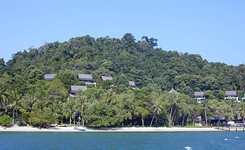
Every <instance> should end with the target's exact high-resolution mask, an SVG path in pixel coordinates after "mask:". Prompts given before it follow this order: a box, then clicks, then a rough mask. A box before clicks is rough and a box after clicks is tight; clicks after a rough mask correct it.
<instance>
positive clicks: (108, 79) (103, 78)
mask: <svg viewBox="0 0 245 150" xmlns="http://www.w3.org/2000/svg"><path fill="white" fill-rule="evenodd" d="M101 79H102V80H103V81H111V80H113V78H112V76H101Z"/></svg>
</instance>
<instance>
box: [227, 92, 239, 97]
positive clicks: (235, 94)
mask: <svg viewBox="0 0 245 150" xmlns="http://www.w3.org/2000/svg"><path fill="white" fill-rule="evenodd" d="M225 96H234V97H236V96H237V92H236V91H225Z"/></svg>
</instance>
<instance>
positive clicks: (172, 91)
mask: <svg viewBox="0 0 245 150" xmlns="http://www.w3.org/2000/svg"><path fill="white" fill-rule="evenodd" d="M168 93H171V94H177V93H178V92H177V91H176V90H175V89H174V88H172V89H171V90H170V91H169V92H168Z"/></svg>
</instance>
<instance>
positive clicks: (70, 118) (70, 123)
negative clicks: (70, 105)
mask: <svg viewBox="0 0 245 150" xmlns="http://www.w3.org/2000/svg"><path fill="white" fill-rule="evenodd" d="M71 117H72V116H71V115H70V126H71V122H72V120H71Z"/></svg>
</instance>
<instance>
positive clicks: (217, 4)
mask: <svg viewBox="0 0 245 150" xmlns="http://www.w3.org/2000/svg"><path fill="white" fill-rule="evenodd" d="M244 8H245V1H244V0H235V1H231V0H205V1H204V0H185V1H184V0H178V1H177V0H168V1H165V0H86V1H85V0H40V1H36V0H5V1H1V4H0V57H4V58H5V59H9V58H11V55H12V54H13V53H15V52H17V51H19V50H23V49H26V48H29V47H37V46H40V45H42V44H44V43H46V42H51V41H57V40H58V41H64V40H68V39H69V38H71V37H75V36H82V35H86V34H90V35H92V36H95V37H98V36H106V35H109V36H111V37H121V36H122V35H123V34H124V33H126V32H131V33H133V34H134V35H135V36H136V37H137V38H140V37H141V36H143V35H147V36H152V37H155V38H157V39H158V40H159V46H160V47H162V48H163V49H166V50H178V51H181V52H189V53H197V54H201V55H202V56H203V57H204V58H206V59H208V60H209V61H220V62H225V63H228V64H235V65H237V64H241V63H245V58H244V57H245V38H244V37H245V9H244Z"/></svg>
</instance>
